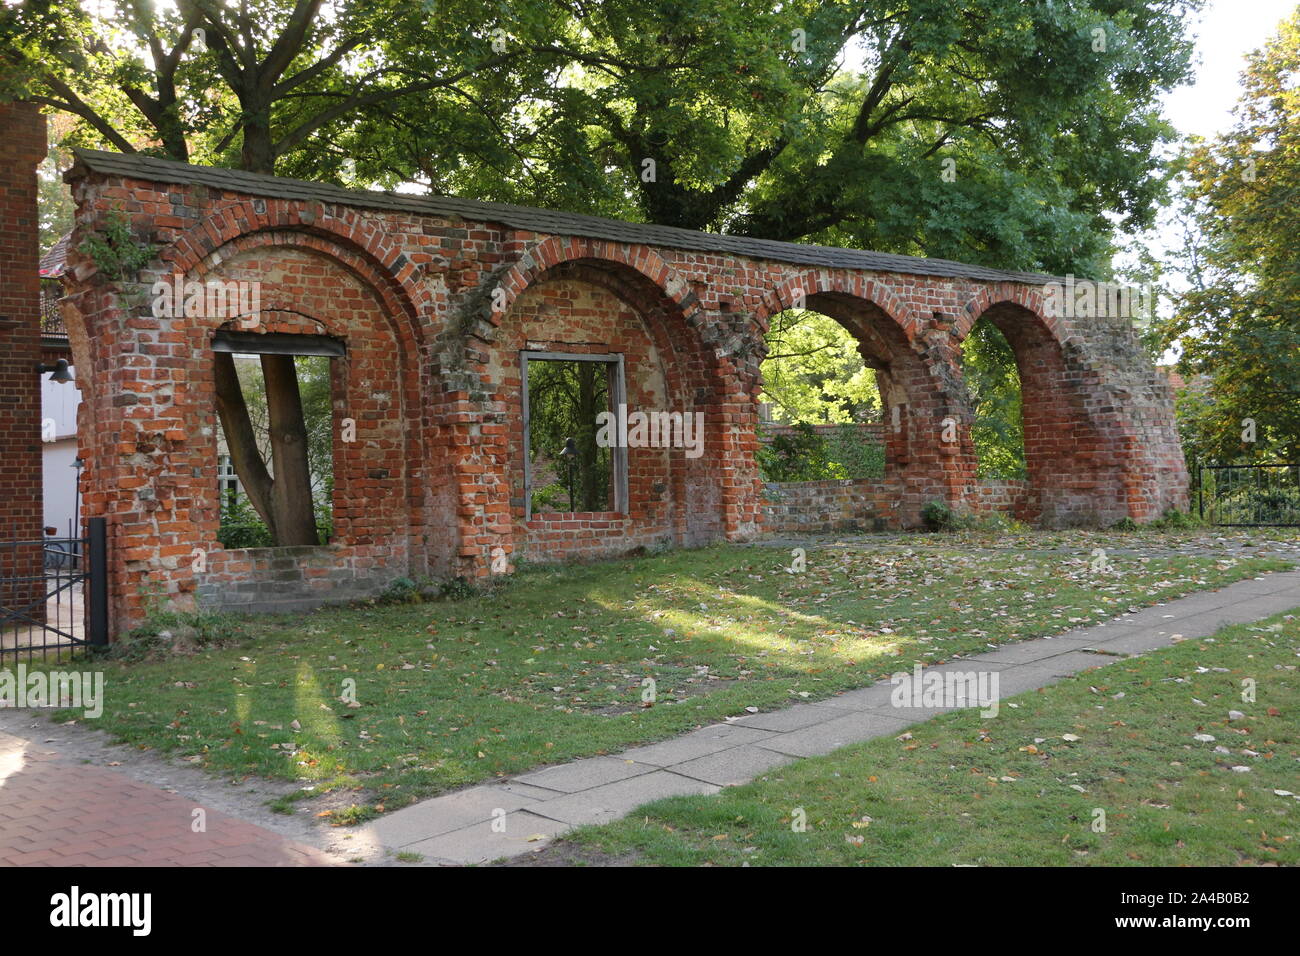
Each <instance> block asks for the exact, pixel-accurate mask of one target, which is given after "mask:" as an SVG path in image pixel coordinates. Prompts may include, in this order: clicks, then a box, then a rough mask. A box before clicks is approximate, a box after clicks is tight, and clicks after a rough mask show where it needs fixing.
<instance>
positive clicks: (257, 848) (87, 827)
mask: <svg viewBox="0 0 1300 956" xmlns="http://www.w3.org/2000/svg"><path fill="white" fill-rule="evenodd" d="M196 808H199V804H196V803H194V802H192V801H190V800H186V799H185V798H184V797H181V796H178V795H176V794H174V793H169V792H168V791H166V790H162V789H160V788H158V787H153V786H150V785H148V784H146V783H141V782H139V781H137V780H133V779H131V778H130V777H128V776H127V775H126V774H125V773H119V772H116V771H113V770H108V769H104V768H102V767H94V766H89V765H86V764H82V763H79V762H76V761H73V760H70V759H67V758H65V757H61V756H60V755H59V754H58V753H57V752H55V751H51V750H48V749H38V748H36V747H34V746H33V745H32V744H31V742H30V741H26V740H22V739H20V738H18V737H14V736H13V735H11V734H6V733H0V866H319V865H328V864H330V863H331V862H332V861H331V860H330V859H329V857H327V856H326V855H325V854H324V853H321V852H320V851H318V850H316V849H313V848H311V847H307V846H304V845H302V844H299V843H294V842H293V841H291V840H288V839H286V838H284V837H283V836H281V835H279V834H278V833H273V832H271V831H270V830H267V829H264V828H263V827H259V826H254V825H253V824H251V823H246V822H244V821H243V820H237V819H235V818H234V817H231V816H227V815H226V814H224V813H220V812H218V811H216V810H204V815H205V818H204V820H203V826H204V827H205V832H200V833H196V832H194V830H193V825H194V821H195V816H194V812H193V811H194V810H195V809H196Z"/></svg>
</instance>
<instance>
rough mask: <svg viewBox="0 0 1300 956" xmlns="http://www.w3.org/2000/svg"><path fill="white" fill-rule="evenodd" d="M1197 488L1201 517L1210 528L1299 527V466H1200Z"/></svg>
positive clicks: (1270, 464)
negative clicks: (1218, 526)
mask: <svg viewBox="0 0 1300 956" xmlns="http://www.w3.org/2000/svg"><path fill="white" fill-rule="evenodd" d="M1197 486H1198V487H1197V501H1198V508H1199V510H1200V513H1201V517H1202V518H1203V519H1205V520H1206V521H1208V522H1210V523H1211V524H1216V525H1223V526H1225V527H1233V528H1242V527H1251V528H1261V527H1278V528H1295V527H1300V464H1294V463H1290V462H1272V463H1268V464H1260V465H1202V466H1201V467H1200V468H1199V469H1198V470H1197Z"/></svg>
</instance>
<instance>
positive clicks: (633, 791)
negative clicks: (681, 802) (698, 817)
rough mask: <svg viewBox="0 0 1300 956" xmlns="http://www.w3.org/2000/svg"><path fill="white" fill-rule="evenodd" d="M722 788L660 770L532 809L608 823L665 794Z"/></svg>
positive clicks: (578, 821) (569, 819)
mask: <svg viewBox="0 0 1300 956" xmlns="http://www.w3.org/2000/svg"><path fill="white" fill-rule="evenodd" d="M721 789H722V788H721V787H719V786H718V785H717V784H712V783H705V782H704V781H702V780H694V779H692V778H690V777H683V776H681V775H679V774H675V773H672V772H670V771H667V770H656V771H654V772H653V773H648V774H644V775H642V776H638V777H633V778H631V779H628V780H619V781H616V782H614V783H607V784H605V785H604V786H602V787H595V788H593V789H591V790H584V791H582V792H581V793H571V794H568V795H567V796H563V797H557V798H556V799H554V800H545V801H543V802H541V803H536V804H534V805H533V806H532V807H531V808H530V812H535V813H537V814H540V815H542V816H545V817H549V818H550V819H552V820H558V821H560V822H561V823H568V824H572V825H573V826H580V825H583V824H587V823H608V822H609V821H611V820H617V819H619V818H620V817H623V816H626V815H627V814H628V813H630V812H631V811H633V810H635V809H636V808H637V807H639V806H641V805H642V804H643V803H650V802H652V801H654V800H662V799H663V798H665V797H683V796H694V795H698V794H709V793H717V792H718V791H719V790H721Z"/></svg>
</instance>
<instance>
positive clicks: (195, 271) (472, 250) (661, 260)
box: [64, 151, 1186, 630]
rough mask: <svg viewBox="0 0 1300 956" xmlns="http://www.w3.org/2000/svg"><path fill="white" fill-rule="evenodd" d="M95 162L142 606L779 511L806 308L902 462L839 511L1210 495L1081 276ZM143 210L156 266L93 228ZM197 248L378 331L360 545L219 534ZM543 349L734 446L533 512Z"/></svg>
mask: <svg viewBox="0 0 1300 956" xmlns="http://www.w3.org/2000/svg"><path fill="white" fill-rule="evenodd" d="M69 179H70V182H72V183H73V186H74V192H75V196H76V199H77V203H78V214H77V227H76V234H75V235H74V241H73V243H72V249H73V250H74V251H73V252H72V253H71V254H70V258H69V272H68V277H67V282H68V296H67V298H66V299H65V300H64V314H65V321H66V323H67V326H68V331H69V336H70V340H71V344H72V351H73V354H74V358H75V364H76V366H77V368H78V372H79V374H78V387H80V388H81V389H82V392H83V398H84V401H83V403H82V406H81V415H82V420H81V423H80V425H81V427H80V429H79V432H80V434H81V436H82V452H81V453H82V456H83V457H84V458H86V460H87V470H86V474H85V479H84V480H85V482H86V485H85V490H86V495H85V499H84V501H85V503H84V507H85V511H86V513H87V514H102V515H106V516H108V518H109V520H110V528H111V534H112V536H113V540H114V543H115V549H114V553H115V558H114V561H115V564H114V568H113V576H114V581H113V595H114V611H115V615H116V616H115V628H116V629H118V630H120V629H122V628H123V627H124V626H127V625H129V624H130V623H131V622H134V621H136V620H138V619H139V618H140V616H141V615H142V614H143V613H144V608H145V597H144V592H145V591H147V590H153V591H156V592H157V593H158V594H159V595H160V596H161V597H164V598H166V599H168V600H170V601H172V602H173V604H175V605H177V606H179V607H182V608H184V607H195V606H205V607H206V606H218V607H230V606H244V607H249V608H255V607H263V606H267V605H277V604H278V605H282V606H295V607H296V606H299V605H304V606H305V605H306V604H310V603H312V602H314V601H315V600H317V599H318V598H325V597H352V596H356V595H360V594H366V593H374V592H375V591H377V590H379V589H380V588H382V587H383V586H384V585H385V584H387V583H388V582H389V581H390V580H392V579H393V578H394V577H396V576H412V577H418V576H426V575H427V576H437V577H450V576H464V577H466V578H470V579H474V578H479V577H483V576H487V575H489V574H491V573H493V572H492V569H493V567H494V566H496V567H498V568H499V567H500V562H494V560H493V558H494V555H495V556H504V557H505V558H506V559H507V560H509V559H512V558H518V557H521V556H525V555H526V556H527V557H528V559H529V560H556V559H560V558H578V557H581V558H594V557H600V556H602V555H611V554H618V553H624V552H627V551H629V550H632V549H635V548H638V547H643V546H646V547H648V546H660V545H676V546H683V545H697V544H703V543H707V542H710V541H719V540H745V539H748V538H750V537H752V536H754V535H756V534H758V533H760V532H761V531H762V530H763V528H764V522H765V520H767V521H769V522H771V521H772V519H771V517H770V516H771V515H772V514H773V511H772V510H771V508H770V507H769V508H767V509H766V513H767V515H768V516H769V517H768V518H767V519H765V505H764V500H765V498H764V489H763V483H762V482H761V480H760V478H759V474H758V469H757V466H756V463H755V450H756V448H757V439H756V435H755V426H756V424H757V418H758V415H757V405H758V403H757V399H758V395H759V390H760V387H761V382H760V378H759V365H760V363H761V361H762V358H763V354H764V343H763V333H764V331H765V329H766V327H767V323H768V321H769V319H770V318H771V317H772V316H773V315H775V314H777V313H778V312H780V311H782V310H784V309H786V308H790V307H793V306H803V307H807V308H810V309H814V310H816V311H818V312H821V313H823V314H826V315H829V316H831V317H832V318H834V319H836V320H837V321H839V322H840V323H841V324H842V325H844V326H845V327H846V328H847V329H849V330H850V332H852V333H853V335H854V336H855V337H856V338H857V340H858V342H859V345H860V351H861V353H862V355H863V357H864V360H865V361H866V362H867V363H868V364H869V365H870V366H871V367H872V368H874V369H875V370H876V372H877V380H878V382H879V384H880V390H881V396H882V401H883V404H884V409H883V422H884V444H885V457H886V471H885V478H884V480H883V482H882V483H878V484H879V488H880V491H879V492H872V493H871V495H869V496H867V497H868V498H869V499H870V500H869V502H868V503H864V499H863V498H862V497H861V495H866V492H865V491H863V490H862V488H861V487H859V486H857V485H855V484H854V483H848V484H844V485H842V486H838V487H836V488H834V489H828V491H827V493H828V494H831V495H832V497H835V498H836V500H837V501H838V502H840V503H839V504H837V505H836V508H840V509H846V510H847V511H848V512H851V513H854V514H857V515H860V516H868V514H869V517H870V520H871V522H872V523H873V524H874V523H875V522H876V521H877V520H879V521H881V522H883V524H884V525H885V526H889V527H911V526H915V525H917V524H918V523H919V522H920V515H921V510H922V508H923V507H924V505H925V503H926V502H928V501H931V500H936V499H937V500H943V501H946V502H949V503H950V504H952V505H953V506H954V507H958V508H967V509H971V510H981V509H983V508H986V507H989V506H990V505H989V502H990V500H991V498H990V495H992V496H993V498H997V496H998V495H1001V496H1002V497H1004V498H1005V499H1006V506H1007V507H1010V508H1014V509H1017V510H1019V511H1020V512H1021V514H1022V515H1023V516H1024V517H1025V518H1029V519H1033V520H1036V521H1039V522H1041V523H1043V524H1046V525H1051V526H1068V525H1090V524H1109V523H1112V522H1114V521H1116V520H1118V519H1120V518H1123V517H1133V518H1135V519H1137V520H1139V521H1142V520H1150V519H1152V518H1154V517H1157V516H1158V515H1159V514H1161V513H1162V512H1163V511H1164V510H1165V509H1166V508H1168V507H1171V506H1182V505H1185V502H1186V475H1185V472H1184V466H1183V460H1182V453H1181V450H1180V448H1179V446H1178V440H1177V436H1176V433H1175V431H1174V424H1173V414H1172V408H1171V396H1170V392H1169V388H1168V385H1167V384H1166V383H1165V382H1164V381H1163V380H1162V379H1161V378H1159V376H1157V375H1156V373H1155V372H1154V370H1153V369H1152V368H1151V365H1150V363H1149V362H1148V361H1147V359H1146V357H1145V356H1144V354H1143V352H1142V350H1141V347H1140V345H1139V342H1138V339H1137V337H1136V335H1135V333H1134V330H1133V328H1132V325H1131V322H1130V321H1128V320H1127V319H1125V318H1122V317H1118V316H1117V317H1110V318H1105V317H1103V318H1096V317H1093V318H1066V317H1059V316H1052V315H1049V314H1048V309H1047V308H1046V305H1045V301H1044V292H1043V288H1044V283H1045V282H1047V281H1049V277H1044V276H1030V275H1022V274H1014V273H1003V272H997V271H994V270H988V269H982V268H978V267H971V266H963V265H961V264H958V263H949V262H943V261H940V260H924V259H913V258H909V257H902V256H882V255H878V254H874V253H863V252H857V251H854V250H841V249H822V248H819V247H813V246H800V245H795V244H789V243H775V242H763V241H759V240H745V239H737V238H734V237H721V236H711V235H706V234H702V233H692V232H687V231H684V230H677V229H668V228H664V227H656V226H635V225H632V224H626V223H617V222H611V221H608V220H600V219H594V218H591V217H582V216H573V215H566V214H559V213H548V212H545V211H542V210H528V209H520V208H516V207H508V206H500V205H495V204H488V203H476V202H470V201H467V200H457V199H450V198H418V197H409V196H395V195H392V194H380V193H359V192H348V191H345V190H341V189H337V188H334V187H328V186H321V185H313V184H308V183H297V182H293V181H289V180H283V179H277V178H274V177H268V176H258V175H253V174H247V173H238V172H232V171H228V170H213V169H204V168H198V167H190V166H184V165H181V164H177V163H169V162H164V161H161V160H154V159H146V158H142V157H121V156H116V155H114V154H108V153H96V152H86V151H83V152H79V153H78V160H77V163H76V165H75V167H74V169H73V170H72V171H71V172H70V174H69ZM113 209H118V210H120V211H121V212H122V213H124V214H125V215H126V216H127V217H128V218H129V221H130V223H131V228H132V230H133V231H134V234H135V236H136V240H137V241H138V242H139V243H140V244H141V245H143V246H148V247H152V250H153V252H152V259H151V261H150V262H149V264H148V265H146V266H145V267H144V268H143V269H142V270H141V271H140V273H139V274H138V275H134V276H126V277H120V278H115V277H111V276H106V275H103V274H101V273H100V272H99V271H98V270H97V267H96V265H95V263H94V262H93V261H92V260H90V259H89V258H88V257H86V256H85V255H83V254H81V253H80V252H78V251H76V250H77V249H78V248H79V243H80V239H81V238H83V237H85V236H86V235H88V234H90V233H91V232H92V231H96V230H100V229H102V228H103V226H104V223H105V220H106V217H107V216H108V215H109V213H110V210H113ZM177 274H179V275H181V276H183V277H185V278H186V279H193V280H198V281H203V280H205V279H208V278H231V277H235V278H242V279H247V280H250V281H259V282H261V283H262V289H263V291H262V310H263V315H262V322H261V324H260V326H259V327H258V331H259V332H275V331H311V332H313V333H315V334H327V335H329V336H331V337H334V338H337V339H338V340H340V341H342V342H344V343H345V344H346V350H347V351H346V355H345V357H343V358H341V359H337V360H335V366H336V367H335V373H334V374H335V381H334V390H333V403H334V414H335V420H336V424H337V423H338V422H339V421H342V420H343V419H344V418H351V419H353V420H355V422H356V424H357V435H356V441H355V442H350V443H345V442H343V441H342V440H341V439H340V440H336V442H335V472H336V485H335V490H334V509H335V514H336V516H337V519H338V523H337V529H336V534H335V536H334V538H333V540H332V541H331V542H330V543H329V544H328V545H322V546H320V547H319V548H313V549H308V551H307V552H303V553H300V552H301V549H295V551H294V552H293V553H290V554H277V549H265V550H261V551H260V552H259V551H257V550H244V551H225V550H223V549H222V548H221V547H220V545H219V544H218V543H217V542H216V539H215V535H216V530H217V522H218V512H217V507H218V502H217V480H216V432H215V429H216V428H217V425H216V418H215V415H214V412H213V390H214V385H213V371H212V368H213V366H212V349H211V340H212V336H213V333H214V332H215V331H216V330H217V329H218V328H220V327H222V322H221V321H219V320H218V319H195V318H158V317H156V316H155V315H153V314H152V312H151V310H150V305H149V301H148V299H149V297H148V295H147V292H148V290H149V288H150V286H151V285H152V284H153V283H154V281H155V280H158V279H170V278H171V277H173V276H175V275H177ZM981 317H987V318H988V319H989V320H990V321H993V322H995V323H996V324H997V325H998V327H999V328H1000V329H1001V330H1002V332H1003V333H1004V335H1006V337H1007V339H1008V341H1009V342H1010V344H1011V346H1012V348H1013V350H1014V351H1015V354H1016V357H1017V361H1018V363H1019V366H1020V373H1021V381H1022V388H1023V392H1024V424H1025V444H1026V458H1027V464H1028V470H1029V480H1028V483H1027V486H1026V488H1025V489H1024V490H1023V492H1022V490H1021V489H1014V490H1012V489H1002V490H1001V491H998V492H996V493H992V492H989V491H988V490H983V491H982V490H981V488H980V483H979V482H978V481H977V480H976V477H975V453H974V448H973V445H972V442H971V438H970V424H971V417H972V416H971V410H970V406H969V401H968V399H967V397H966V392H965V388H964V386H963V384H962V379H961V371H960V369H961V365H960V347H961V343H962V341H963V339H964V338H965V336H966V334H967V333H968V332H969V331H970V328H971V326H972V325H973V324H974V322H975V321H977V320H978V319H980V318H981ZM523 349H540V350H543V351H545V350H551V351H562V352H565V353H584V352H585V353H587V354H598V353H599V354H604V353H618V354H621V355H622V356H623V357H624V362H625V367H626V372H627V386H628V398H629V405H638V406H645V405H653V406H657V407H662V408H663V409H667V410H679V411H682V412H701V413H703V415H704V418H705V422H706V428H705V435H704V438H705V446H704V453H703V454H702V455H701V456H699V457H697V458H687V457H686V456H685V455H684V454H683V453H682V451H681V450H680V449H653V448H644V449H642V448H634V449H630V450H629V454H628V490H629V501H628V507H627V509H626V512H625V513H613V512H602V513H597V514H575V515H535V516H533V518H532V519H531V520H527V519H526V517H525V513H524V506H523V494H522V485H521V478H520V468H521V462H522V455H523V449H524V444H523V442H524V438H523V432H522V414H521V412H522V409H521V397H520V390H521V382H520V374H521V373H520V351H521V350H523ZM949 423H951V426H950V425H949ZM946 438H951V439H952V440H945V439H946ZM855 489H857V491H858V492H860V493H861V495H860V496H859V497H858V498H856V499H855V498H854V493H855ZM835 520H838V519H835ZM832 523H833V521H832ZM195 549H198V550H199V551H201V552H203V554H204V555H205V558H206V562H205V565H204V568H205V569H204V570H203V571H201V572H200V571H196V570H195V569H194V565H193V561H192V560H191V556H192V555H193V554H194V552H195Z"/></svg>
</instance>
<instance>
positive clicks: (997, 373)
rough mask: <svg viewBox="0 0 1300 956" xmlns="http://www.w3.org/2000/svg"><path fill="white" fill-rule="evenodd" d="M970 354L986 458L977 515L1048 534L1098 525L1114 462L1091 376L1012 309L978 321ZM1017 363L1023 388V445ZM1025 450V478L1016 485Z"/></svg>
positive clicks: (1031, 319)
mask: <svg viewBox="0 0 1300 956" xmlns="http://www.w3.org/2000/svg"><path fill="white" fill-rule="evenodd" d="M1000 340H1001V341H1000ZM1003 343H1005V348H1004V347H1003ZM1008 350H1009V352H1010V356H1008V354H1007V352H1008ZM963 352H964V355H963V359H964V361H963V365H964V367H965V368H966V370H967V372H968V374H973V376H974V377H973V380H969V381H968V383H967V390H968V394H969V395H970V399H971V401H972V402H973V404H974V406H975V411H976V422H975V424H976V427H977V429H978V431H977V432H976V434H975V436H974V437H975V444H976V448H977V451H979V452H980V453H981V454H980V471H981V474H980V483H979V487H978V500H977V507H978V506H980V504H981V503H982V506H983V507H984V509H985V510H1000V511H1007V512H1010V513H1012V514H1014V515H1015V516H1016V517H1017V518H1020V519H1022V520H1026V521H1040V522H1041V523H1042V524H1044V525H1047V526H1049V527H1065V526H1072V525H1084V524H1091V523H1095V522H1096V521H1097V520H1098V512H1097V504H1096V501H1097V498H1098V489H1099V488H1100V487H1101V486H1102V485H1103V484H1105V483H1106V482H1108V481H1109V480H1110V479H1111V478H1112V477H1113V475H1114V472H1115V468H1116V459H1115V455H1114V446H1113V443H1112V442H1109V441H1107V440H1106V439H1105V436H1103V435H1102V434H1101V432H1100V430H1099V427H1098V425H1097V423H1096V421H1095V419H1094V417H1093V415H1092V413H1091V411H1090V405H1089V403H1090V401H1091V399H1090V395H1091V391H1090V388H1089V384H1088V383H1089V379H1090V373H1089V372H1088V371H1087V370H1086V369H1084V368H1081V367H1079V366H1078V365H1077V364H1072V361H1071V359H1070V357H1069V354H1068V353H1067V351H1066V349H1064V348H1063V347H1062V344H1061V343H1060V342H1059V341H1058V340H1057V338H1056V335H1055V334H1053V331H1052V329H1051V327H1049V325H1048V323H1047V321H1046V320H1045V319H1044V318H1043V317H1042V316H1040V315H1038V314H1037V313H1035V312H1033V311H1032V310H1030V309H1028V308H1026V307H1024V306H1022V305H1019V304H1017V303H1014V302H1008V301H1002V302H996V303H994V304H993V305H991V306H989V307H988V308H987V309H985V310H984V312H983V313H982V314H981V315H979V316H978V317H977V318H976V321H975V323H974V324H973V325H972V328H971V332H970V334H969V335H968V336H967V338H966V341H965V342H964V343H963ZM1010 359H1014V374H1015V377H1016V378H1018V380H1019V385H1020V388H1019V418H1020V429H1019V435H1017V432H1016V429H1015V417H1016V416H1015V404H1016V403H1015V390H1014V388H1013V387H1012V383H1011V376H1012V370H1011V367H1010ZM1093 404H1094V405H1095V404H1096V403H1095V402H1093ZM1018 443H1022V444H1023V462H1024V477H1023V478H1016V477H1014V475H1015V472H1016V466H1017V464H1018V456H1017V455H1016V454H1015V452H1016V450H1017V444H1018ZM981 446H982V447H981Z"/></svg>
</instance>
